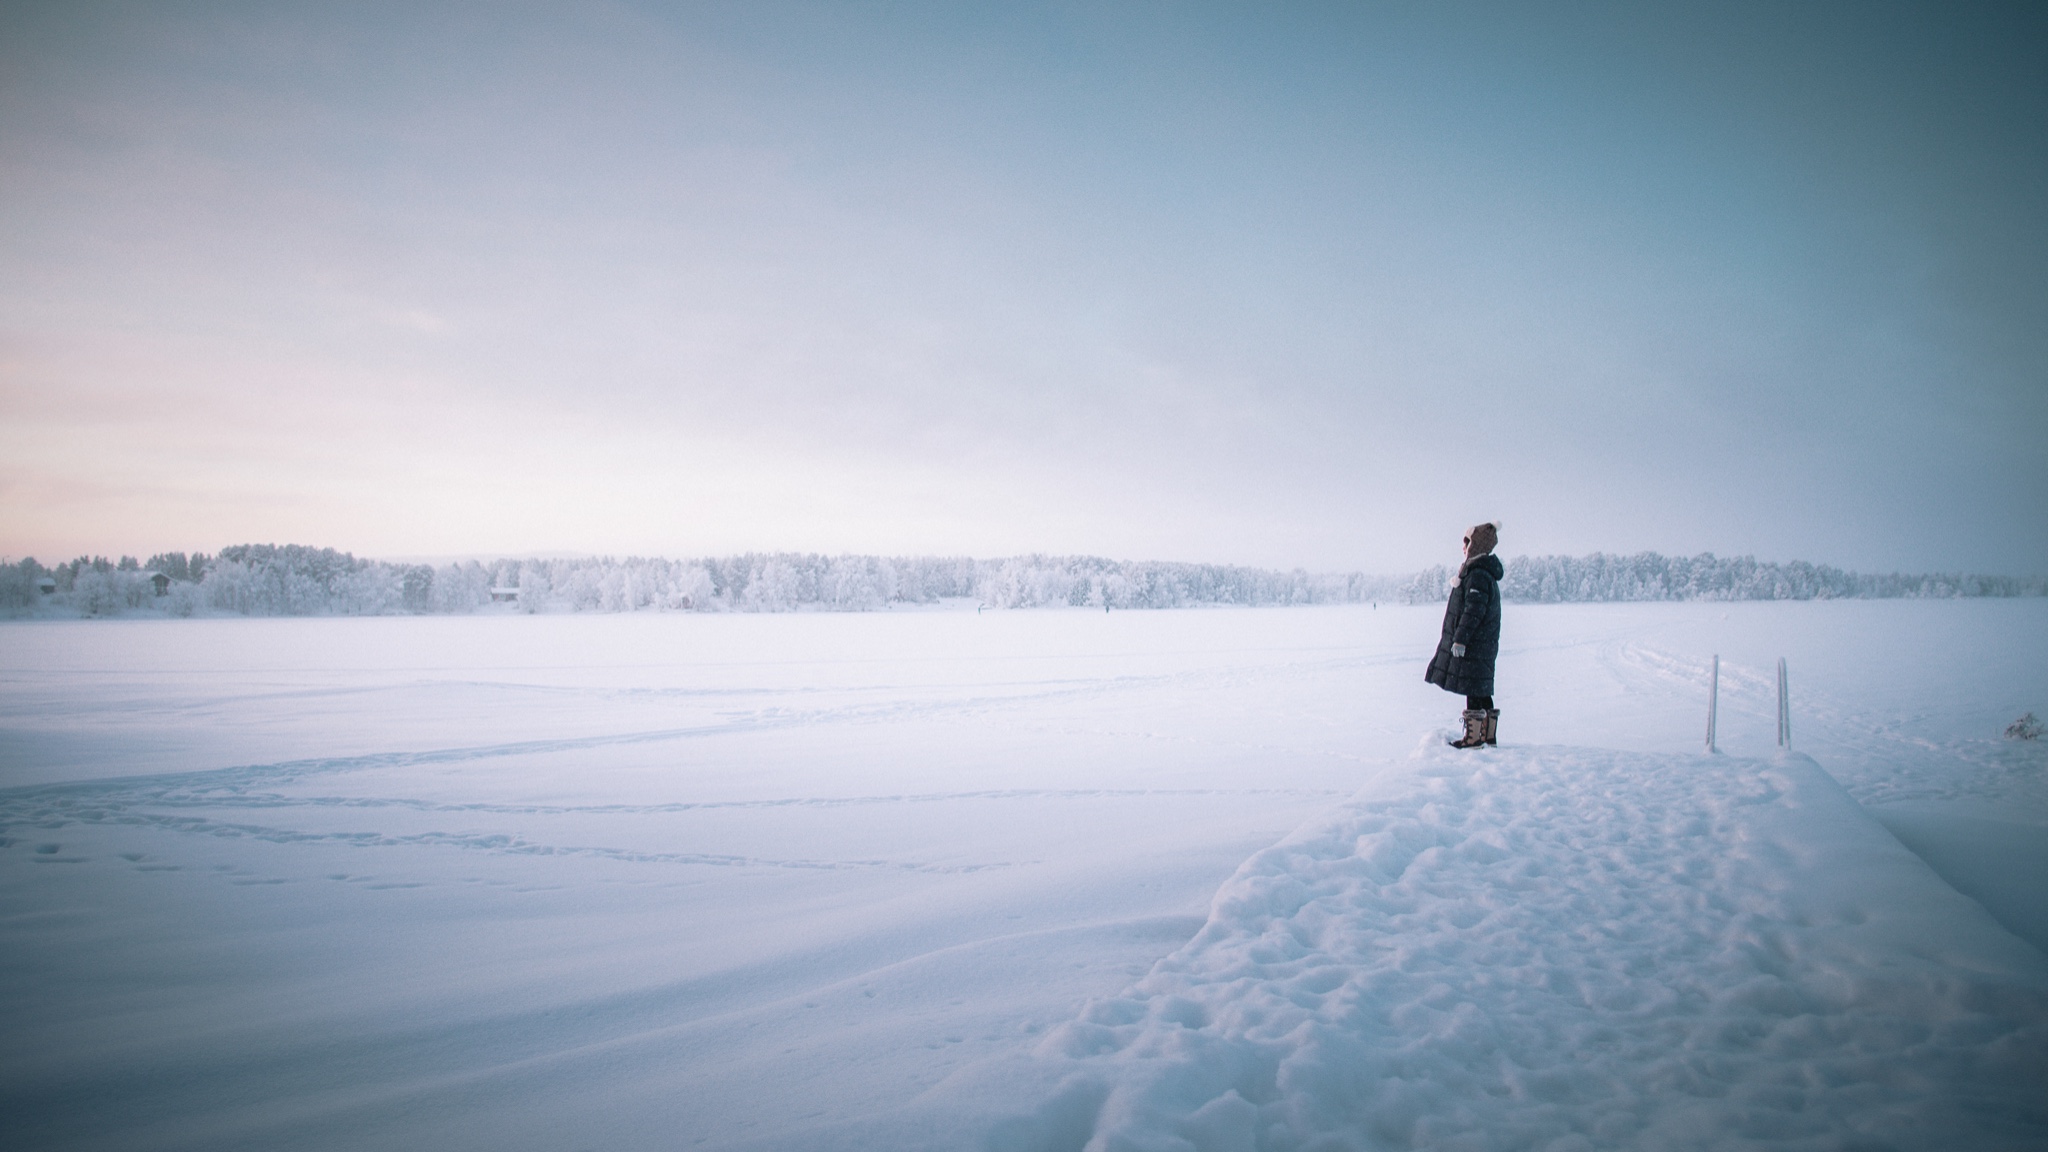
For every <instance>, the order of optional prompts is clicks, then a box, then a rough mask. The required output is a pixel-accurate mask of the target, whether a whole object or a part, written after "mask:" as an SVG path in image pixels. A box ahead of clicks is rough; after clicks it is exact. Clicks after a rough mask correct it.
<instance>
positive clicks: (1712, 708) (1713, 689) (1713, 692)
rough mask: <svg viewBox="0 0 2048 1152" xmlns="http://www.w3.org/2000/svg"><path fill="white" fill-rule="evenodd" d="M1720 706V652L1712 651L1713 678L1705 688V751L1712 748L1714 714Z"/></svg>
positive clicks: (1710, 750) (1711, 750) (1712, 749)
mask: <svg viewBox="0 0 2048 1152" xmlns="http://www.w3.org/2000/svg"><path fill="white" fill-rule="evenodd" d="M1720 707H1721V654H1720V653H1719V652H1716V653H1714V679H1713V682H1712V685H1711V686H1710V687H1709V688H1708V689H1707V751H1709V752H1713V751H1715V750H1716V749H1715V748H1714V714H1715V713H1716V712H1717V711H1719V710H1720Z"/></svg>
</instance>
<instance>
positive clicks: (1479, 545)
mask: <svg viewBox="0 0 2048 1152" xmlns="http://www.w3.org/2000/svg"><path fill="white" fill-rule="evenodd" d="M1470 535H1471V538H1472V555H1474V556H1484V555H1486V554H1487V553H1488V552H1491V551H1493V546H1494V545H1495V544H1498V543H1500V526H1499V525H1497V524H1491V523H1489V524H1481V525H1479V526H1478V527H1476V528H1474V529H1472V531H1471V533H1470Z"/></svg>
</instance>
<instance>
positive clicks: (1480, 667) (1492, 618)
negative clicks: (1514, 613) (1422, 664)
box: [1424, 553, 1506, 696]
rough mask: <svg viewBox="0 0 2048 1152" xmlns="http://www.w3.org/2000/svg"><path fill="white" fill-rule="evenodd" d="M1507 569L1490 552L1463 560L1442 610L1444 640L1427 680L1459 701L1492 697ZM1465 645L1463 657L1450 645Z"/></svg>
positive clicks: (1441, 642)
mask: <svg viewBox="0 0 2048 1152" xmlns="http://www.w3.org/2000/svg"><path fill="white" fill-rule="evenodd" d="M1505 571H1506V569H1504V568H1502V567H1501V564H1500V558H1499V557H1498V556H1495V555H1493V554H1492V553H1488V554H1486V555H1484V556H1474V557H1473V558H1472V559H1470V560H1467V561H1465V567H1464V570H1463V571H1462V572H1461V573H1460V574H1459V579H1458V583H1457V586H1456V587H1454V588H1452V589H1451V602H1450V603H1449V604H1446V605H1445V606H1444V635H1443V639H1441V640H1439V641H1437V645H1436V657H1435V659H1432V660H1431V661H1430V662H1429V671H1428V672H1427V673H1426V674H1425V675H1424V679H1426V680H1428V681H1429V682H1430V683H1431V684H1435V685H1437V686H1439V687H1441V688H1442V689H1443V690H1444V691H1446V692H1456V693H1457V694H1458V695H1460V696H1491V695H1493V661H1494V658H1495V657H1496V656H1499V655H1500V578H1501V575H1502V573H1504V572H1505ZM1453 644H1463V645H1464V646H1465V654H1464V655H1463V656H1453V655H1451V645H1453Z"/></svg>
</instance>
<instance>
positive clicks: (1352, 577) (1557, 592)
mask: <svg viewBox="0 0 2048 1152" xmlns="http://www.w3.org/2000/svg"><path fill="white" fill-rule="evenodd" d="M1450 576H1451V572H1450V570H1449V569H1447V568H1444V567H1442V566H1438V567H1434V568H1428V569H1424V570H1423V571H1421V572H1417V573H1413V574H1410V575H1406V576H1369V575H1366V574H1363V573H1355V572H1354V573H1337V574H1312V573H1309V572H1307V571H1305V570H1302V569H1295V570H1293V571H1291V572H1279V571H1272V570H1267V569H1259V568H1242V567H1234V566H1229V565H1220V564H1183V563H1167V562H1161V561H1120V560H1105V559H1102V558H1100V557H1094V556H1012V557H1009V558H1006V559H1000V560H974V559H969V558H966V557H932V556H824V555H819V554H816V553H786V552H785V553H748V554H746V555H742V556H727V557H718V558H711V559H697V560H667V559H660V558H652V559H649V558H641V557H628V558H626V559H623V560H619V559H614V558H611V557H578V558H570V559H545V558H534V559H525V560H496V561H475V560H465V561H460V562H455V563H449V564H442V565H438V566H437V565H427V564H399V563H390V562H386V561H382V560H367V559H360V558H358V557H355V556H352V555H350V554H349V553H346V552H337V551H335V550H334V549H332V548H311V547H306V546H304V545H298V544H287V545H282V546H280V545H273V544H239V545H235V546H233V547H229V548H223V549H221V550H220V552H219V553H218V554H215V555H212V556H209V555H206V554H205V553H192V554H186V553H182V552H170V553H160V554H158V555H156V556H152V557H150V558H149V559H148V560H147V561H140V560H137V559H135V558H134V557H131V556H123V557H121V558H120V559H119V560H118V561H109V560H107V559H106V558H105V557H79V558H78V559H76V560H72V561H69V562H67V563H64V564H59V565H56V566H55V567H44V566H43V565H41V564H39V563H37V562H36V561H35V560H33V559H28V560H23V561H20V562H18V563H4V564H0V612H4V613H6V614H8V615H14V616H20V615H45V614H56V615H83V616H112V615H120V614H124V613H130V612H161V613H165V614H169V615H175V616H192V615H208V614H239V615H248V616H308V615H389V614H401V613H463V612H476V611H506V612H512V611H518V612H637V611H666V612H792V611H841V612H846V611H873V610H876V609H882V608H887V607H890V606H891V605H916V604H932V603H936V602H938V601H939V600H941V599H947V598H958V597H964V598H970V599H972V600H974V601H975V602H977V603H980V604H986V605H988V606H990V607H996V608H1040V607H1054V606H1067V607H1088V608H1112V609H1115V608H1123V609H1129V608H1182V607H1196V606H1207V605H1236V606H1244V607H1260V606H1268V605H1291V604H1346V603H1364V602H1367V601H1388V602H1394V603H1411V604H1413V603H1428V602H1435V601H1440V600H1442V599H1443V597H1444V596H1445V595H1446V593H1447V591H1448V588H1449V581H1450ZM1502 588H1503V591H1504V592H1505V593H1506V595H1507V597H1508V598H1509V599H1511V600H1520V601H1532V602H1549V603H1554V602H1561V601H1591V600H1813V599H1836V598H1879V597H1902V596H1904V597H1958V596H2040V595H2048V580H2043V579H2041V578H2038V577H2036V578H2029V579H2020V578H2013V577H2004V576H1962V575H1934V576H1901V575H1889V576H1871V575H1863V574H1859V573H1854V572H1845V571H1842V570H1841V569H1838V568H1829V567H1826V566H1820V565H1813V564H1806V563H1802V562H1793V563H1788V564H1771V563H1763V562H1759V561H1757V560H1755V559H1753V558H1751V557H1746V556H1745V557H1736V558H1732V559H1720V558H1717V557H1715V556H1712V555H1700V556H1693V557H1671V556H1661V555H1658V554H1657V553H1654V552H1645V553H1641V554H1638V555H1635V556H1606V555H1601V554H1597V553H1596V554H1594V555H1592V556H1537V557H1519V558H1516V559H1514V560H1510V561H1508V562H1507V576H1506V579H1505V580H1504V581H1503V584H1502Z"/></svg>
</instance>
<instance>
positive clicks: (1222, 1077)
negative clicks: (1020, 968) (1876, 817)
mask: <svg viewBox="0 0 2048 1152" xmlns="http://www.w3.org/2000/svg"><path fill="white" fill-rule="evenodd" d="M1411 767H1412V769H1413V770H1412V771H1410V772H1402V773H1395V774H1392V775H1391V776H1390V778H1389V779H1387V780H1385V781H1383V782H1381V783H1380V784H1378V785H1375V786H1374V787H1372V788H1369V789H1367V790H1366V791H1365V792H1362V793H1360V794H1359V795H1357V796H1355V797H1354V798H1353V799H1351V800H1350V801H1349V802H1347V803H1346V804H1345V805H1343V806H1342V807H1341V808H1340V809H1338V810H1337V811H1336V812H1335V813H1334V814H1333V815H1332V816H1331V817H1330V818H1329V819H1327V820H1325V821H1320V822H1317V823H1314V824H1312V825H1311V826H1309V827H1306V828H1303V829H1301V830H1299V831H1297V832H1296V833H1294V834H1293V835H1291V836H1289V837H1288V838H1287V839H1285V840H1283V841H1282V842H1281V843H1279V844H1277V845H1275V846H1274V847H1272V848H1270V849H1267V850H1265V851H1262V852H1260V853H1259V854H1257V855H1255V856H1253V857H1252V858H1251V859H1250V860H1248V861H1246V862H1245V864H1244V865H1243V866H1242V867H1241V868H1240V869H1239V870H1238V872H1237V874H1236V875H1235V876H1234V877H1232V878H1231V879H1230V881H1228V882H1227V883H1226V884H1225V885H1224V886H1223V887H1222V888H1221V890H1220V891H1219V892H1218V893H1217V895H1216V898H1215V902H1214V905H1213V908H1212V911H1211V914H1210V917H1209V920H1208V923H1207V924H1206V926H1205V927H1204V928H1203V929H1202V930H1201V932H1200V933H1199V934H1198V935H1197V936H1196V937H1195V938H1194V939H1193V940H1192V941H1191V942H1189V943H1188V944H1187V945H1186V946H1185V947H1184V948H1182V949H1181V950H1179V951H1178V952H1176V953H1174V954H1173V955H1171V956H1169V957H1167V958H1166V959H1164V960H1162V961H1160V962H1159V963H1158V964H1157V965H1156V966H1155V967H1154V968H1153V969H1152V971H1151V972H1150V974H1149V975H1147V976H1146V977H1144V978H1143V979H1142V980H1140V981H1139V982H1138V983H1137V984H1136V985H1134V986H1133V987H1132V988H1130V989H1129V990H1128V991H1127V992H1125V993H1124V994H1122V995H1120V996H1117V997H1114V998H1111V999H1107V1000H1100V1001H1095V1002H1092V1003H1091V1004H1089V1005H1088V1006H1087V1008H1086V1009H1085V1010H1084V1011H1083V1012H1082V1013H1081V1015H1080V1018H1079V1019H1076V1020H1073V1021H1070V1022H1068V1023H1065V1024H1063V1025H1060V1026H1059V1027H1057V1028H1055V1029H1053V1030H1051V1031H1050V1032H1049V1033H1048V1034H1047V1036H1046V1038H1045V1040H1044V1042H1043V1044H1041V1045H1040V1047H1039V1049H1038V1052H1037V1054H1036V1057H1035V1058H1036V1059H1037V1060H1039V1061H1042V1062H1047V1063H1049V1064H1050V1065H1052V1067H1051V1068H1044V1067H1041V1069H1040V1070H1039V1072H1040V1074H1041V1075H1045V1074H1047V1073H1050V1075H1049V1076H1048V1080H1049V1081H1058V1082H1059V1083H1060V1087H1059V1088H1058V1089H1057V1090H1056V1091H1054V1092H1052V1093H1050V1094H1049V1097H1048V1098H1047V1099H1046V1100H1045V1101H1044V1103H1043V1105H1042V1106H1040V1107H1039V1108H1038V1109H1037V1110H1036V1111H1035V1112H1032V1113H1030V1114H1027V1115H1021V1116H1016V1115H1013V1116H1011V1117H1010V1118H1008V1119H1007V1120H1005V1121H1003V1122H1001V1123H999V1124H997V1125H996V1126H995V1127H994V1128H993V1130H992V1131H990V1132H989V1134H988V1139H987V1146H988V1147H989V1148H991V1149H997V1150H1001V1152H1054V1150H1063V1152H1074V1150H1076V1149H1081V1148H1084V1147H1085V1149H1087V1150H1088V1152H1125V1150H1139V1149H1145V1150H1159V1152H1164V1150H1169V1149H1171V1150H1175V1152H1190V1150H1199V1152H1225V1150H1230V1152H1242V1150H1251V1149H1261V1150H1296V1149H1299V1150H1303V1152H1306V1150H1310V1149H1315V1150H1335V1149H1381V1148H1418V1147H1429V1148H1459V1149H1510V1148H1532V1149H1534V1148H1542V1149H1572V1148H1611V1147H1630V1148H1674V1149H1677V1148H1726V1147H1743V1148H1802V1149H1803V1148H1831V1149H1832V1148H1871V1149H1876V1148H1897V1149H1908V1148H1958V1147H1970V1148H1976V1149H1987V1148H2021V1147H2026V1148H2039V1147H2043V1146H2048V1092H2044V1091H2043V1086H2044V1084H2048V957H2044V956H2043V955H2042V954H2041V953H2040V952H2039V951H2037V950H2035V949H2034V948H2033V947H2032V946H2030V945H2028V944H2026V943H2024V942H2022V941H2020V940H2019V939H2017V938H2015V937H2014V936H2012V935H2010V934H2009V933H2007V932H2006V931H2004V930H2003V929H2002V928H2000V927H1999V926H1998V924H1997V923H1996V922H1995V921H1993V920H1992V919H1991V918H1990V917H1989V916H1988V915H1987V914H1986V913H1985V912H1984V911H1983V909H1982V908H1980V907H1978V906H1977V905H1976V904H1975V903H1973V902H1972V901H1970V900H1969V899H1968V898H1966V897H1963V896H1961V895H1959V894H1958V893H1956V892H1955V891H1954V890H1953V889H1951V888H1949V887H1948V886H1947V885H1945V884H1943V883H1942V882H1941V880H1940V879H1939V878H1938V877H1936V876H1935V875H1934V874H1933V873H1932V872H1931V871H1929V870H1928V868H1927V867H1926V866H1925V865H1924V864H1922V863H1921V862H1920V860H1918V859H1917V858H1916V857H1914V856H1913V855H1912V854H1911V853H1910V852H1908V851H1906V850H1905V849H1904V848H1903V847H1902V846H1901V845H1900V844H1899V843H1898V842H1897V841H1896V840H1895V839H1893V837H1892V836H1891V835H1890V834H1889V833H1887V832H1886V831H1885V830H1884V829H1883V828H1882V827H1880V826H1879V825H1878V824H1877V823H1876V822H1874V821H1873V820H1871V819H1870V818H1869V817H1868V816H1866V815H1865V814H1864V813H1863V811H1862V810H1861V809H1860V808H1859V807H1858V806H1857V804H1856V803H1855V801H1854V800H1852V799H1851V798H1850V797H1849V796H1848V795H1847V794H1846V793H1844V792H1843V790H1842V789H1841V788H1840V787H1839V786H1838V785H1837V784H1836V783H1835V782H1834V780H1833V779H1831V778H1830V777H1829V776H1828V775H1827V773H1826V772H1824V771H1822V770H1821V768H1820V767H1819V766H1818V765H1817V764H1815V763H1814V762H1813V761H1812V760H1810V759H1807V758H1806V757H1803V756H1798V755H1783V756H1779V757H1777V758H1775V759H1770V760H1750V759H1738V758H1733V757H1723V756H1670V755H1650V754H1640V753H1628V752H1617V751H1606V750H1595V749H1584V748H1561V747H1551V748H1527V749H1500V750H1488V751H1485V752H1478V753H1464V754H1459V753H1451V752H1448V751H1447V750H1446V751H1444V752H1436V751H1431V750H1426V751H1425V752H1424V753H1422V754H1421V756H1420V757H1419V759H1418V760H1417V761H1416V762H1414V763H1413V764H1412V765H1411Z"/></svg>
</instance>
